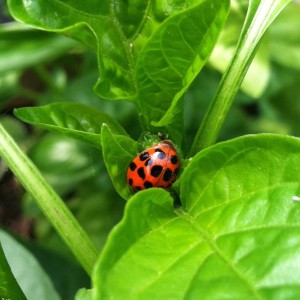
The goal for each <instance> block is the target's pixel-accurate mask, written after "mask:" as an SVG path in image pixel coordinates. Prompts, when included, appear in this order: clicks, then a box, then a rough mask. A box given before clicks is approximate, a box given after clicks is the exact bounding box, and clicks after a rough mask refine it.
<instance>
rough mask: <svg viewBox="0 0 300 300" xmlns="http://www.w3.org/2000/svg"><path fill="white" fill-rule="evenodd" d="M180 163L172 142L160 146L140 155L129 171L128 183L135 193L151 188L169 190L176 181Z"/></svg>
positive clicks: (164, 142)
mask: <svg viewBox="0 0 300 300" xmlns="http://www.w3.org/2000/svg"><path fill="white" fill-rule="evenodd" d="M179 166H180V161H179V157H178V155H177V152H176V149H175V148H174V146H173V144H172V143H171V142H170V141H166V140H165V141H161V142H160V143H158V144H155V145H153V146H152V147H150V148H148V149H146V150H144V151H143V152H141V153H140V154H138V155H137V156H136V157H135V158H134V159H133V160H132V161H131V163H130V164H129V166H128V169H127V183H128V184H129V185H130V186H131V188H132V189H133V190H134V191H140V190H144V189H148V188H151V187H161V188H164V189H168V188H169V187H170V186H171V185H172V183H173V182H174V181H175V180H176V177H177V173H178V170H179Z"/></svg>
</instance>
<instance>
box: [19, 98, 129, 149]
mask: <svg viewBox="0 0 300 300" xmlns="http://www.w3.org/2000/svg"><path fill="white" fill-rule="evenodd" d="M14 113H15V115H16V116H17V117H18V118H19V119H21V120H22V121H24V122H27V123H29V124H32V125H35V126H38V127H41V128H44V129H47V130H51V131H53V132H56V133H61V134H65V135H67V136H69V137H72V138H76V139H78V140H80V141H83V142H87V143H89V144H91V145H92V146H94V147H96V148H98V149H101V140H100V139H101V138H100V132H101V126H102V124H103V123H106V124H108V125H109V126H110V128H111V130H112V131H113V132H114V133H118V134H126V132H125V130H124V129H123V128H122V127H121V126H120V125H119V123H118V122H117V121H116V120H114V119H113V118H111V117H110V116H108V115H107V114H105V113H103V112H101V111H98V110H96V109H93V108H91V107H89V106H86V105H84V104H79V103H76V104H75V103H53V104H50V105H46V106H41V107H25V108H19V109H15V110H14Z"/></svg>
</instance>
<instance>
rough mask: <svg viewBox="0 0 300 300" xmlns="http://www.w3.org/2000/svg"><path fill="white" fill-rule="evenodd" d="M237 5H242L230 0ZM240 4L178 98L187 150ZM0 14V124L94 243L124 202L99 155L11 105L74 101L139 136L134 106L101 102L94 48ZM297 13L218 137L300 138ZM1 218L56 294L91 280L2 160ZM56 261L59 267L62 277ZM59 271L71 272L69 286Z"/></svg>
mask: <svg viewBox="0 0 300 300" xmlns="http://www.w3.org/2000/svg"><path fill="white" fill-rule="evenodd" d="M237 2H239V3H240V4H242V5H236V3H237ZM246 8H247V1H232V9H231V13H230V16H229V18H228V21H227V24H226V26H225V28H224V30H223V33H222V34H221V36H220V39H219V42H218V44H217V47H216V48H215V50H214V52H213V54H212V56H211V59H210V60H209V63H208V64H207V66H206V67H205V68H204V69H203V70H202V72H201V74H200V75H199V76H198V77H197V79H196V80H195V82H194V83H193V84H192V86H191V88H190V89H189V91H188V93H187V94H186V96H185V132H186V137H185V146H186V148H189V147H187V145H189V144H190V143H191V142H192V140H193V137H194V135H195V133H196V131H197V129H198V126H199V124H200V122H201V120H202V118H203V116H204V113H205V111H206V109H207V106H208V104H209V101H210V100H211V99H212V97H213V95H214V93H215V92H216V89H217V86H218V83H219V81H220V79H221V76H222V72H223V71H224V70H225V68H226V66H227V64H228V62H229V59H230V57H231V55H232V53H233V51H234V48H235V45H236V43H237V39H238V36H239V33H240V31H241V28H242V24H243V20H244V17H245V14H246ZM0 14H1V15H0V21H1V24H0V110H1V114H0V121H1V122H2V123H3V124H4V125H5V127H6V129H7V130H8V131H9V132H10V133H11V135H12V136H13V137H14V138H15V139H16V141H17V142H18V144H19V145H20V146H21V147H22V149H23V150H24V151H25V152H26V153H27V154H28V155H29V157H30V158H31V159H32V160H33V161H34V163H35V164H36V165H37V166H38V168H39V169H40V170H41V172H42V173H43V174H44V176H45V177H46V178H47V180H48V181H49V182H50V184H51V185H52V186H53V187H54V188H55V190H56V191H57V192H58V193H59V194H60V195H61V196H62V197H63V199H64V200H65V201H66V203H67V204H68V206H69V208H70V209H71V211H72V212H73V213H74V215H75V216H76V218H77V219H78V220H79V222H80V223H81V224H82V226H83V227H84V229H85V230H86V231H87V232H88V234H89V236H90V237H91V238H92V239H93V241H94V242H95V243H96V245H97V246H98V247H99V249H101V247H102V246H103V244H104V242H105V240H106V237H107V234H108V233H109V231H110V230H111V228H112V227H113V226H114V225H115V224H116V223H117V222H118V221H119V220H120V218H121V217H122V212H123V208H124V202H123V201H122V200H121V199H120V197H119V196H118V194H117V193H116V192H115V191H114V189H113V186H112V184H111V182H110V179H109V177H108V175H107V172H106V170H105V167H104V164H103V161H102V154H101V152H99V151H98V150H95V149H94V148H92V147H90V146H89V145H86V144H83V143H81V142H78V141H75V140H73V139H70V138H67V137H65V136H62V135H56V134H53V133H49V132H45V131H43V130H41V129H38V128H33V127H30V126H28V125H26V124H24V123H22V122H21V121H19V120H18V119H16V118H15V117H14V116H13V109H14V108H16V107H24V106H38V105H46V104H50V103H52V102H60V101H63V102H68V101H70V102H79V103H83V104H87V105H89V106H91V107H94V108H97V109H100V110H102V111H104V112H106V113H108V114H109V115H111V116H113V117H114V118H116V119H117V120H118V121H119V122H120V124H121V125H122V126H123V127H124V128H125V129H126V131H127V132H128V134H129V135H130V136H132V137H133V138H135V139H138V138H139V136H140V134H141V129H140V127H139V126H137V124H139V120H138V116H137V113H136V111H135V108H134V106H133V105H132V104H131V103H128V102H125V101H119V102H116V101H109V100H104V99H100V98H99V97H98V96H97V95H96V94H95V93H94V91H93V86H94V85H95V83H96V81H97V79H98V64H97V58H96V55H95V54H94V53H92V52H90V51H89V50H88V49H85V48H84V47H83V46H82V45H81V44H79V43H77V42H75V41H73V40H71V39H68V38H66V37H64V36H61V35H58V34H55V33H49V32H43V31H38V30H35V29H32V28H29V27H28V26H25V25H23V24H19V23H16V22H14V21H13V20H12V19H11V18H10V16H9V14H8V12H7V7H6V3H5V2H4V1H3V0H0ZM299 15H300V4H299V3H298V2H297V1H294V2H293V3H292V4H290V5H289V6H288V7H287V8H286V9H285V10H284V11H283V12H282V14H281V15H280V16H279V17H278V18H277V19H276V20H275V22H274V24H272V26H271V28H270V29H269V30H268V32H267V34H266V35H265V37H264V39H263V41H262V42H261V45H260V48H259V50H258V53H257V55H256V57H255V59H254V62H253V64H252V66H251V68H250V70H249V72H248V75H247V78H246V79H245V82H244V84H243V87H242V90H241V91H240V93H239V94H238V95H237V98H236V101H235V103H234V106H233V107H232V109H231V111H230V114H229V116H228V119H227V122H226V124H225V126H224V128H223V130H222V133H221V137H220V140H227V139H231V138H234V137H237V136H240V135H245V134H255V133H261V132H272V133H282V134H290V135H294V136H300V122H299V116H300V35H299V28H300V18H299ZM124 176H125V175H124ZM0 223H1V224H0V225H1V228H4V229H5V230H8V231H10V232H11V233H13V234H15V235H17V236H19V240H20V241H21V242H22V243H23V244H24V245H25V247H27V248H29V249H30V251H31V252H32V253H33V254H34V255H35V256H36V258H37V259H38V260H39V262H40V264H41V265H42V266H43V267H44V268H45V269H46V270H47V272H48V274H49V275H50V277H51V279H52V281H53V282H54V285H55V287H56V289H57V290H58V291H59V293H60V294H61V296H62V298H63V299H68V298H70V299H72V296H73V295H74V293H75V291H76V290H77V289H78V288H79V287H82V286H88V285H89V282H88V278H87V277H86V275H85V274H84V273H83V271H82V270H81V268H79V267H78V266H77V265H76V263H75V261H73V260H72V258H70V256H69V250H68V249H67V247H65V245H64V244H63V242H62V241H61V240H60V238H59V237H58V236H57V234H56V233H55V232H54V230H53V229H52V227H51V226H50V224H49V223H48V221H47V220H46V219H45V218H44V216H43V215H42V213H41V212H40V210H39V208H38V207H37V206H36V205H35V203H34V202H33V201H32V199H31V197H30V195H28V194H26V193H24V191H23V190H22V188H21V187H20V186H19V184H18V182H17V181H16V180H15V178H14V176H13V174H11V173H10V172H9V171H8V170H7V168H6V166H5V165H4V163H3V162H2V161H1V160H0ZM55 265H59V266H61V267H60V269H61V270H62V273H61V274H59V276H58V274H57V272H55V270H56V269H55V267H54V266H55ZM63 278H68V285H66V283H65V284H64V282H65V281H66V280H64V279H63ZM66 286H67V288H66Z"/></svg>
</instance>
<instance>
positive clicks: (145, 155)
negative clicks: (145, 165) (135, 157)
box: [140, 152, 149, 161]
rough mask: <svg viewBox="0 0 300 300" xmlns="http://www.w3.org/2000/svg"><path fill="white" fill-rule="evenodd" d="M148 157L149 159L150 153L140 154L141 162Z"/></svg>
mask: <svg viewBox="0 0 300 300" xmlns="http://www.w3.org/2000/svg"><path fill="white" fill-rule="evenodd" d="M148 157H149V153H148V152H142V153H141V154H140V160H141V161H144V160H146V159H147V158H148Z"/></svg>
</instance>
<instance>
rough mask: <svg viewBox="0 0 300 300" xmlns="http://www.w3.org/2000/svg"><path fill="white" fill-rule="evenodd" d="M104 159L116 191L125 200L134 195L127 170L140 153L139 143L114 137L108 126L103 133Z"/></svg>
mask: <svg viewBox="0 0 300 300" xmlns="http://www.w3.org/2000/svg"><path fill="white" fill-rule="evenodd" d="M101 140H102V152H103V159H104V163H105V165H106V168H107V170H108V173H109V176H110V178H111V180H112V182H113V185H114V186H115V188H116V191H117V192H118V193H119V194H120V196H121V197H123V198H124V199H126V200H127V199H128V198H129V197H130V195H131V194H132V191H131V189H130V187H129V186H128V185H127V182H126V170H127V167H128V165H129V163H130V162H131V160H132V159H133V158H134V157H135V156H136V155H137V153H138V143H137V142H136V141H134V140H133V139H131V138H130V137H127V136H121V135H114V134H113V133H112V132H111V131H110V128H109V127H108V126H107V125H104V126H103V127H102V131H101Z"/></svg>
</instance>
